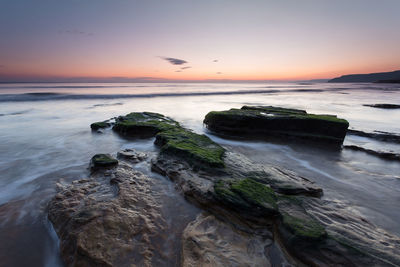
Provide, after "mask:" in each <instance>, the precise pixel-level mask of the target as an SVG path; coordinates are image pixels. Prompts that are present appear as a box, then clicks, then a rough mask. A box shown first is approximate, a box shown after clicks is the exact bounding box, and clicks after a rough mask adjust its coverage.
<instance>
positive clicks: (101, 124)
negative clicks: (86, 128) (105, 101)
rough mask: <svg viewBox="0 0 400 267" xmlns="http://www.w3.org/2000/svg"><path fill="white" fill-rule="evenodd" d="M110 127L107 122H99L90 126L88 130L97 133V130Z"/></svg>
mask: <svg viewBox="0 0 400 267" xmlns="http://www.w3.org/2000/svg"><path fill="white" fill-rule="evenodd" d="M110 126H111V124H110V123H108V122H107V121H99V122H94V123H92V124H90V128H91V129H92V130H93V131H97V130H99V129H103V128H107V127H110Z"/></svg>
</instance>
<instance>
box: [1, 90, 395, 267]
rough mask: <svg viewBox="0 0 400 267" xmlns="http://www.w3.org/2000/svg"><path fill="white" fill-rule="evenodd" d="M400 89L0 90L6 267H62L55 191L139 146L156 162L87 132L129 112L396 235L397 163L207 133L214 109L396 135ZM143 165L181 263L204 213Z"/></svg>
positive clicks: (379, 145) (126, 143)
mask: <svg viewBox="0 0 400 267" xmlns="http://www.w3.org/2000/svg"><path fill="white" fill-rule="evenodd" d="M377 103H391V104H400V85H399V84H373V83H342V84H339V83H338V84H335V83H313V82H297V83H296V82H293V83H272V82H271V83H66V84H61V83H15V84H0V266H62V262H61V260H60V255H59V245H60V244H59V243H60V241H59V240H58V238H57V235H56V234H55V231H54V229H53V227H52V225H51V223H50V222H49V220H48V218H47V213H46V207H47V203H48V201H49V200H50V199H51V198H52V197H53V196H54V195H55V194H56V192H57V184H59V183H61V184H62V183H70V182H72V181H73V180H76V179H80V178H84V177H87V176H88V175H89V169H88V166H89V161H90V158H91V157H92V156H93V155H94V154H97V153H110V154H112V155H116V153H117V151H119V150H121V149H125V148H134V149H136V150H139V151H145V152H147V153H149V154H155V153H156V152H157V151H158V148H157V147H155V146H154V144H153V142H154V139H152V138H150V139H125V138H123V137H121V136H119V135H117V134H115V133H113V132H112V131H111V130H106V131H103V132H92V131H91V129H90V124H91V123H93V122H97V121H103V120H106V119H109V118H113V117H116V116H119V115H124V114H127V113H129V112H135V111H137V112H141V111H151V112H158V113H162V114H164V115H166V116H169V117H171V118H173V119H175V120H177V121H179V122H180V123H181V124H182V125H183V126H185V127H187V128H190V129H192V130H193V131H194V132H197V133H201V134H206V135H207V136H209V137H210V138H211V139H212V140H214V141H215V142H217V143H219V144H221V145H222V146H224V147H225V148H227V149H228V150H231V151H235V152H239V153H242V154H244V155H246V156H247V157H249V158H250V159H251V160H253V161H254V162H257V163H261V164H273V165H276V166H280V167H282V168H286V169H289V170H292V171H294V172H296V173H298V174H300V175H301V176H303V177H306V178H307V179H309V180H311V181H313V182H315V183H316V184H317V185H318V186H320V187H322V188H323V189H324V195H323V197H322V198H324V199H327V200H332V201H337V202H341V203H344V204H345V205H346V207H348V209H349V210H350V211H351V212H353V213H354V214H357V215H360V216H362V217H364V218H366V219H367V220H369V221H370V222H371V223H373V224H375V225H376V226H378V227H380V228H383V229H385V230H387V231H388V232H391V233H394V234H396V235H400V224H399V222H400V205H399V203H400V161H391V160H385V159H381V158H378V157H376V156H374V155H370V154H367V153H365V152H363V151H353V150H349V149H336V150H335V149H329V148H327V147H325V146H314V145H310V144H308V143H307V142H303V141H296V142H293V141H284V140H280V141H269V142H266V141H249V140H240V139H239V140H238V139H236V140H233V139H225V138H221V137H218V136H215V135H213V134H212V133H211V132H209V131H208V130H207V128H206V127H205V126H204V125H203V119H204V116H205V115H206V114H207V113H208V112H210V111H213V110H214V111H219V110H227V109H230V108H240V107H241V106H243V105H268V106H269V105H271V106H280V107H288V108H298V109H304V110H307V112H309V113H316V114H335V115H337V116H338V117H340V118H344V119H346V120H348V121H349V123H350V129H355V130H359V131H364V132H368V133H372V132H385V133H391V134H393V135H400V109H378V108H373V107H368V106H364V105H365V104H377ZM344 145H356V146H359V147H363V148H365V149H370V150H374V151H383V152H391V153H400V144H396V143H391V142H383V141H378V140H375V139H371V138H368V137H360V136H355V135H347V136H346V138H345V141H344ZM135 168H137V169H139V170H141V171H142V172H144V173H145V174H147V175H149V176H150V177H152V178H153V179H154V181H155V186H154V191H155V192H157V195H158V196H160V198H162V201H163V203H164V205H163V216H164V218H165V220H166V221H167V222H168V224H169V227H170V229H171V230H170V233H171V238H170V243H168V244H163V246H164V248H165V250H166V255H167V256H168V257H170V259H168V260H167V261H166V263H167V264H166V265H171V266H173V265H174V264H175V263H178V262H179V257H180V256H179V252H180V235H181V234H182V231H183V229H184V227H185V226H186V224H187V223H188V222H190V221H191V220H193V219H194V218H195V217H196V215H197V214H199V212H200V210H199V209H198V208H197V207H195V206H194V205H192V204H191V203H189V202H187V201H186V200H185V199H184V197H183V196H182V194H181V193H180V192H179V191H178V190H177V188H176V187H175V185H174V184H173V182H171V181H169V180H168V179H167V178H165V177H162V176H160V175H157V174H155V173H152V172H151V171H150V162H149V161H145V162H143V163H140V164H137V165H136V166H135Z"/></svg>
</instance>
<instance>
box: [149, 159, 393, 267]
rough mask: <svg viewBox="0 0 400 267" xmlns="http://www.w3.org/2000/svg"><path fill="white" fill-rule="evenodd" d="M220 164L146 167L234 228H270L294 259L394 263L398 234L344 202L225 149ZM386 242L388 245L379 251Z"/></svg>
mask: <svg viewBox="0 0 400 267" xmlns="http://www.w3.org/2000/svg"><path fill="white" fill-rule="evenodd" d="M225 166H226V167H225V169H224V170H218V171H216V170H215V169H214V170H209V171H205V170H201V169H200V170H199V169H193V167H191V166H190V165H188V164H187V163H185V162H183V161H182V159H179V158H173V157H165V156H164V155H159V156H158V157H157V159H155V160H153V166H152V168H153V170H154V171H156V172H158V173H160V174H163V175H165V176H167V177H169V178H170V179H171V180H173V181H174V182H175V183H176V184H177V185H178V186H179V188H180V189H181V190H182V192H183V193H184V194H185V196H186V198H187V199H188V200H190V201H192V202H193V203H195V204H197V205H199V206H200V207H202V208H203V209H206V210H208V211H209V212H211V213H212V214H213V215H215V216H217V217H219V218H223V220H226V221H229V222H230V223H231V224H233V225H234V226H235V227H236V228H237V229H241V230H243V231H245V232H246V231H247V232H256V231H258V232H260V231H261V232H262V231H271V232H274V239H275V240H280V241H279V242H280V243H281V244H282V245H283V247H284V249H285V250H286V251H288V253H289V254H290V255H291V256H290V257H293V258H294V259H295V261H296V262H297V263H302V264H306V265H311V266H396V265H398V264H400V257H399V256H398V255H397V253H396V252H395V251H396V250H399V249H400V246H399V245H400V243H399V242H400V239H399V238H398V237H396V236H393V235H390V234H389V233H387V232H385V231H384V230H382V229H379V228H377V227H375V226H374V225H372V224H371V223H369V222H368V221H367V220H365V219H364V218H362V217H360V216H355V215H354V214H352V213H351V212H348V211H346V209H349V208H350V207H345V206H342V207H340V205H336V204H337V203H332V202H329V201H323V200H320V199H319V198H318V197H312V196H313V195H314V196H319V195H321V194H322V190H321V189H320V188H318V187H317V186H315V185H314V184H312V183H311V182H310V181H307V180H306V179H305V178H302V177H299V176H296V175H295V174H294V173H292V172H289V171H287V170H280V169H279V168H276V167H268V166H260V165H257V164H251V162H250V161H249V160H247V159H246V158H245V157H244V156H242V155H239V154H235V153H230V152H227V153H226V156H225ZM240 166H241V167H240ZM254 173H256V174H257V175H256V176H255V175H254ZM251 175H253V176H251ZM246 177H247V178H246ZM255 177H256V179H257V180H256V179H255ZM250 180H251V182H250V185H249V183H248V181H250ZM243 183H244V184H243ZM272 185H274V187H273V186H272ZM264 186H265V187H266V188H271V189H272V190H273V191H274V193H273V192H271V191H269V190H267V189H266V190H264V189H263V187H264ZM282 187H283V188H284V189H287V188H291V190H289V191H285V190H282ZM267 192H268V193H267ZM282 192H290V195H289V194H284V193H282ZM275 204H276V206H275ZM342 214H343V215H342ZM368 232H370V234H368ZM378 236H379V237H380V238H379V239H378V238H377V237H378ZM386 245H387V246H389V247H390V248H391V249H389V250H385V249H384V248H385V246H386ZM366 248H368V250H366ZM399 251H400V250H399ZM290 257H289V258H290Z"/></svg>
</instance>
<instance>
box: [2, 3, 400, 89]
mask: <svg viewBox="0 0 400 267" xmlns="http://www.w3.org/2000/svg"><path fill="white" fill-rule="evenodd" d="M397 69H400V1H399V0H375V1H372V0H335V1H328V0H304V1H300V0H291V1H290V0H284V1H266V0H265V1H261V0H260V1H245V0H243V1H241V0H237V1H236V0H210V1H205V0H201V1H191V0H187V1H169V0H168V1H167V0H159V1H153V0H146V1H144V0H143V1H129V0H120V1H117V0H64V1H56V0H39V1H33V0H0V81H3V82H4V81H56V80H63V79H64V80H65V79H70V80H71V81H73V80H76V79H78V78H82V79H88V80H90V79H92V80H96V79H103V78H112V77H125V78H139V79H138V80H140V79H143V77H146V78H145V79H150V80H151V79H153V78H154V79H172V80H207V79H212V80H214V79H227V80H281V79H283V80H295V79H317V78H331V77H335V76H338V75H343V74H349V73H366V72H379V71H392V70H397ZM113 79H115V78H113Z"/></svg>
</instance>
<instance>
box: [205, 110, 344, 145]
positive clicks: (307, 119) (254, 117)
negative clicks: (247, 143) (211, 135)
mask: <svg viewBox="0 0 400 267" xmlns="http://www.w3.org/2000/svg"><path fill="white" fill-rule="evenodd" d="M204 123H205V124H206V126H207V128H208V129H209V130H211V131H213V132H215V133H218V134H224V135H232V136H240V137H251V138H259V139H265V138H267V137H271V136H272V137H279V138H285V137H286V138H287V137H297V138H303V139H310V140H314V141H323V142H327V143H333V144H341V143H343V140H344V137H345V136H346V130H347V128H348V127H349V123H348V122H347V121H346V120H344V119H339V118H337V117H336V116H335V115H316V114H308V113H307V112H306V111H304V110H298V109H288V108H280V107H272V106H243V107H242V108H241V109H230V110H226V111H211V112H209V113H208V114H207V115H206V117H205V119H204Z"/></svg>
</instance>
